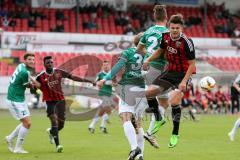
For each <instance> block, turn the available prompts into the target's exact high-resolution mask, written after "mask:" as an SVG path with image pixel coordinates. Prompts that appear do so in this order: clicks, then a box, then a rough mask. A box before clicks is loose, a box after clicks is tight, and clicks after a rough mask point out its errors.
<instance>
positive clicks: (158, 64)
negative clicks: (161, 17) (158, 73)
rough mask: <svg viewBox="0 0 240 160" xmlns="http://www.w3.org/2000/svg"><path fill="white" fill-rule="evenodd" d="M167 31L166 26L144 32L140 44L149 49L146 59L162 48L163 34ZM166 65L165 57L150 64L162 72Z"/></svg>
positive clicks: (157, 26)
mask: <svg viewBox="0 0 240 160" xmlns="http://www.w3.org/2000/svg"><path fill="white" fill-rule="evenodd" d="M167 31H168V29H167V28H166V27H165V26H159V25H154V26H152V27H150V28H149V29H148V30H146V31H145V32H144V34H143V36H142V38H141V40H140V43H141V44H143V45H144V46H145V47H146V49H147V54H146V56H145V57H144V58H147V57H149V56H150V55H151V54H152V53H153V52H154V51H156V50H157V49H158V48H159V47H160V43H161V40H162V33H165V32H167ZM166 64H167V61H166V60H165V58H164V56H163V55H162V56H161V57H159V58H157V59H155V60H153V61H151V62H150V66H152V67H154V68H156V69H160V70H162V69H163V68H164V66H165V65H166Z"/></svg>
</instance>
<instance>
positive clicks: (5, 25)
mask: <svg viewBox="0 0 240 160" xmlns="http://www.w3.org/2000/svg"><path fill="white" fill-rule="evenodd" d="M8 25H9V20H8V18H7V16H5V17H4V18H3V20H2V26H3V29H4V30H5V29H7V28H8Z"/></svg>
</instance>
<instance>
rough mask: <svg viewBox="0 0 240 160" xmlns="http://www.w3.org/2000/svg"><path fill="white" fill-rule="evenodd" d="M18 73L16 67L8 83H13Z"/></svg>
mask: <svg viewBox="0 0 240 160" xmlns="http://www.w3.org/2000/svg"><path fill="white" fill-rule="evenodd" d="M18 73H19V71H18V69H16V70H15V71H14V73H13V75H12V79H11V81H10V83H14V81H15V80H16V77H17V75H18Z"/></svg>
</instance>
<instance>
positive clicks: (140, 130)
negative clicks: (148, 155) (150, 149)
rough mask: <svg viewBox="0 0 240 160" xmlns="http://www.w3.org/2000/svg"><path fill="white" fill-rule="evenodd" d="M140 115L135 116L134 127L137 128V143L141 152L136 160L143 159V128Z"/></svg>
mask: <svg viewBox="0 0 240 160" xmlns="http://www.w3.org/2000/svg"><path fill="white" fill-rule="evenodd" d="M141 119H142V118H141V117H139V118H137V120H136V128H137V143H138V147H139V148H140V149H141V154H139V155H137V157H136V159H137V160H143V153H144V138H143V136H144V130H143V127H142V122H141Z"/></svg>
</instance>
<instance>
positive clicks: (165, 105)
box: [158, 98, 169, 109]
mask: <svg viewBox="0 0 240 160" xmlns="http://www.w3.org/2000/svg"><path fill="white" fill-rule="evenodd" d="M158 101H159V104H160V105H161V106H162V107H163V108H165V109H166V108H167V107H168V106H169V102H168V99H167V98H165V99H162V98H161V99H158Z"/></svg>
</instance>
